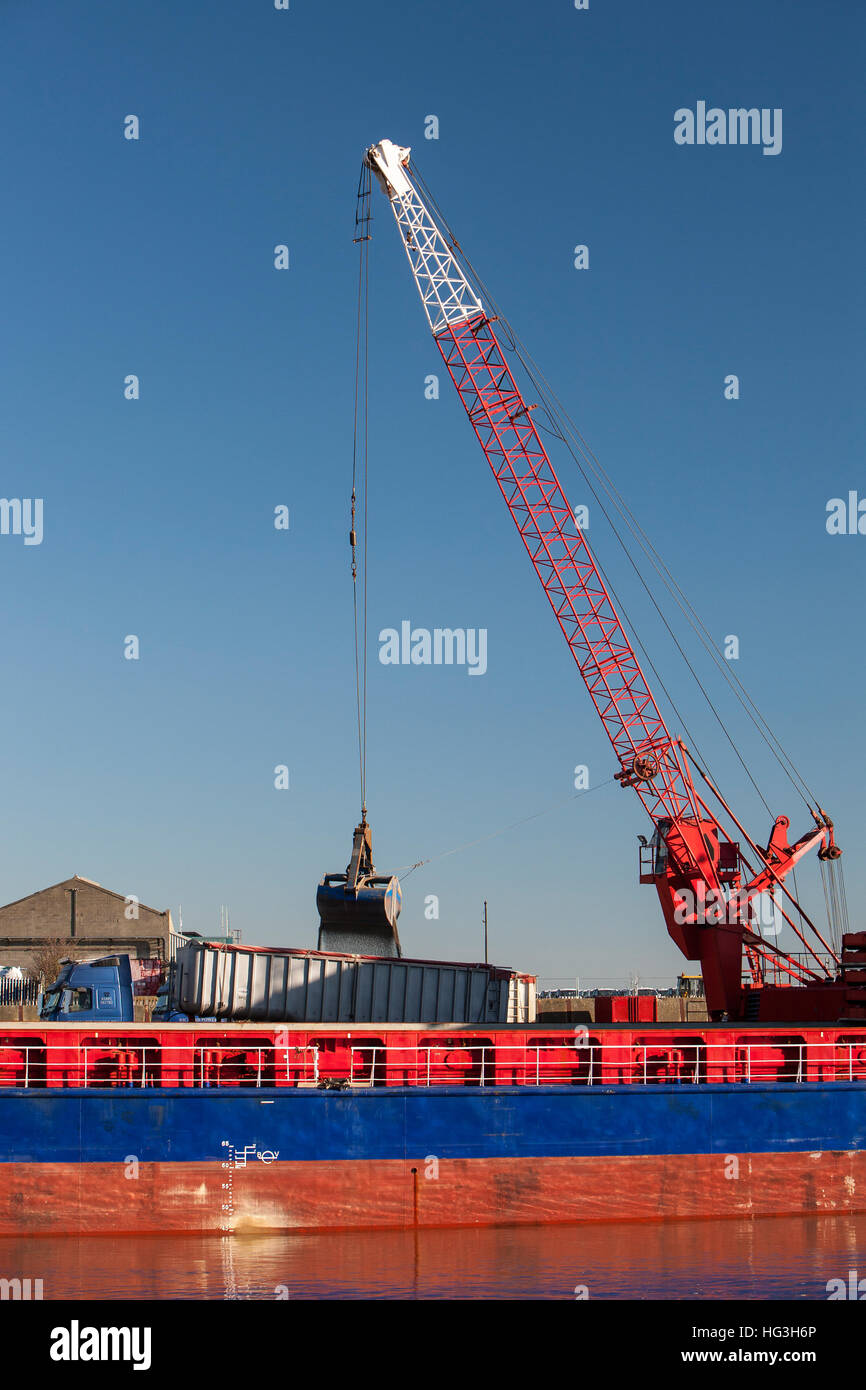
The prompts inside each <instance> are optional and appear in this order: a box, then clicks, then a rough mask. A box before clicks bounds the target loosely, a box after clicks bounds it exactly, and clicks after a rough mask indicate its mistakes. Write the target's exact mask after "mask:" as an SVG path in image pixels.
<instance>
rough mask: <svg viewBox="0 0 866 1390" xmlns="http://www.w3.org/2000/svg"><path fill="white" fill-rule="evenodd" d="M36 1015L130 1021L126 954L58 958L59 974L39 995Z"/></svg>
mask: <svg viewBox="0 0 866 1390" xmlns="http://www.w3.org/2000/svg"><path fill="white" fill-rule="evenodd" d="M39 1017H40V1018H41V1019H44V1020H45V1021H46V1022H48V1023H62V1022H66V1021H69V1022H72V1023H132V1022H133V1019H134V1008H133V992H132V969H131V966H130V964H129V956H122V955H115V956H99V957H97V958H96V959H95V960H70V959H68V958H66V959H64V960H62V961H61V962H60V974H59V975H58V977H57V979H56V980H55V981H54V983H53V984H52V985H49V987H48V989H46V990H45V991H44V992H43V993H42V994H41V996H40V998H39Z"/></svg>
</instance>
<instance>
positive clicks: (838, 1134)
mask: <svg viewBox="0 0 866 1390" xmlns="http://www.w3.org/2000/svg"><path fill="white" fill-rule="evenodd" d="M859 1211H866V1084H864V1083H860V1082H854V1083H815V1084H810V1083H805V1084H800V1085H797V1086H791V1087H786V1086H780V1085H779V1084H778V1083H777V1084H769V1085H761V1084H760V1083H752V1084H751V1085H744V1086H736V1085H720V1086H713V1085H707V1086H701V1087H681V1086H669V1087H659V1086H637V1085H630V1086H628V1087H616V1088H601V1087H598V1088H586V1087H581V1088H578V1087H569V1086H559V1087H548V1088H545V1089H544V1090H539V1091H530V1090H527V1089H526V1088H525V1087H516V1088H497V1089H496V1090H495V1091H493V1090H489V1091H485V1090H480V1089H474V1090H473V1089H468V1088H465V1087H440V1088H437V1089H436V1090H435V1091H430V1090H427V1091H419V1090H418V1089H417V1088H412V1087H405V1088H387V1089H385V1088H382V1089H374V1088H371V1089H370V1090H368V1091H331V1090H318V1089H310V1090H290V1091H285V1092H282V1093H273V1094H272V1096H264V1097H263V1095H262V1092H261V1090H255V1089H252V1088H236V1089H233V1090H231V1091H217V1090H200V1091H190V1090H186V1089H181V1088H178V1089H170V1088H165V1089H161V1090H159V1091H152V1090H150V1091H149V1090H147V1089H146V1088H140V1089H136V1088H133V1087H130V1088H114V1089H110V1090H101V1091H100V1090H94V1089H84V1088H81V1089H79V1088H68V1089H65V1090H58V1091H55V1092H53V1093H52V1092H49V1091H46V1090H43V1091H42V1092H39V1091H37V1090H25V1089H23V1088H21V1089H19V1088H14V1089H7V1090H4V1091H2V1092H0V1235H21V1234H31V1235H36V1234H51V1235H56V1234H87V1233H93V1234H106V1233H112V1232H114V1233H121V1232H127V1233H144V1232H153V1233H155V1232H159V1231H166V1232H169V1231H173V1232H181V1231H191V1232H223V1233H226V1234H229V1233H234V1232H238V1233H240V1232H243V1231H251V1230H317V1229H318V1230H328V1229H330V1230H339V1229H365V1228H390V1229H404V1228H411V1227H413V1226H419V1227H420V1226H449V1225H450V1226H460V1225H497V1224H532V1223H546V1222H578V1221H615V1220H625V1221H634V1220H662V1219H676V1218H680V1219H689V1218H692V1219H694V1218H699V1217H724V1216H730V1217H744V1216H745V1217H750V1216H780V1215H794V1214H816V1213H832V1212H837V1213H838V1212H859Z"/></svg>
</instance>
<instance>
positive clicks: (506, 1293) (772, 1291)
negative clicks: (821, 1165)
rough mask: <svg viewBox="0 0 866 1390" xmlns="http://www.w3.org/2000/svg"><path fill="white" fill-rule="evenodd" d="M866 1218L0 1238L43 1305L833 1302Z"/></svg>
mask: <svg viewBox="0 0 866 1390" xmlns="http://www.w3.org/2000/svg"><path fill="white" fill-rule="evenodd" d="M852 1269H856V1270H858V1271H859V1272H860V1274H861V1276H866V1217H862V1216H861V1217H842V1216H839V1217H832V1216H829V1217H784V1218H778V1219H766V1220H760V1221H695V1222H686V1221H680V1222H666V1223H662V1222H659V1223H642V1224H634V1225H631V1224H625V1223H623V1224H621V1225H619V1224H618V1225H601V1224H600V1225H584V1226H578V1225H576V1226H533V1227H526V1226H521V1227H507V1228H504V1227H500V1228H490V1227H484V1228H481V1229H477V1230H467V1229H462V1230H448V1231H442V1230H424V1231H419V1232H417V1233H415V1232H412V1231H387V1232H377V1231H362V1232H334V1233H331V1232H328V1233H321V1234H316V1233H304V1234H302V1235H286V1234H284V1233H278V1234H274V1235H249V1236H247V1235H244V1236H237V1235H236V1236H232V1237H218V1236H204V1237H199V1236H183V1237H174V1236H147V1237H144V1238H142V1239H136V1238H134V1237H123V1238H119V1239H118V1238H113V1237H103V1236H88V1237H86V1238H83V1239H79V1238H77V1237H73V1236H65V1237H40V1238H36V1239H32V1238H17V1237H16V1238H11V1237H7V1238H4V1239H0V1279H4V1278H5V1279H11V1278H20V1279H24V1278H29V1279H31V1280H35V1279H41V1280H42V1287H43V1297H44V1298H45V1299H63V1298H73V1299H111V1300H118V1299H133V1300H151V1299H232V1298H241V1299H276V1298H280V1297H283V1298H286V1297H288V1298H290V1299H298V1298H300V1299H309V1298H313V1299H355V1298H361V1299H363V1298H367V1299H369V1298H375V1299H388V1298H397V1299H466V1298H469V1299H472V1298H477V1299H497V1298H503V1299H572V1298H575V1297H576V1296H577V1294H576V1290H577V1291H582V1290H583V1288H586V1290H587V1294H588V1296H589V1298H601V1299H618V1298H623V1299H733V1298H745V1299H774V1298H775V1299H780V1298H802V1299H805V1300H808V1299H825V1298H826V1297H827V1281H828V1280H830V1279H837V1278H842V1279H845V1280H847V1278H848V1273H849V1271H850V1270H852Z"/></svg>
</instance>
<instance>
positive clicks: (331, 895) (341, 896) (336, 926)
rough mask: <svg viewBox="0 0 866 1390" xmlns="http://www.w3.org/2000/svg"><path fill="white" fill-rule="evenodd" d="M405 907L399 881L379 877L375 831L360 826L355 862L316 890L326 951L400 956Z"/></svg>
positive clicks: (328, 876)
mask: <svg viewBox="0 0 866 1390" xmlns="http://www.w3.org/2000/svg"><path fill="white" fill-rule="evenodd" d="M402 905H403V894H402V891H401V888H400V882H399V879H397V878H396V877H395V876H393V875H389V874H377V873H376V870H375V867H374V865H373V850H372V843H371V838H370V827H369V825H368V824H367V822H366V820H362V821H361V823H360V825H357V826H356V827H355V833H354V835H353V837H352V858H351V859H350V861H349V864H348V866H347V868H346V872H345V873H344V874H325V875H324V877H323V878H322V879H321V881H320V883H319V887H318V890H317V892H316V908H317V909H318V913H319V940H318V949H319V950H320V951H343V952H347V953H349V954H351V955H362V956H394V957H396V956H400V955H402V951H401V949H400V938H399V936H398V934H397V918H398V917H399V916H400V908H401V907H402Z"/></svg>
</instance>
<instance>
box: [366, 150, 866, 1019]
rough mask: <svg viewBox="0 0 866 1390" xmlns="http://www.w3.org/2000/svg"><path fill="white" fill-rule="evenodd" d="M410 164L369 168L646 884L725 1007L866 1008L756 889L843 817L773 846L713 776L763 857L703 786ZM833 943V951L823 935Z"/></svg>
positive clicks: (370, 160)
mask: <svg viewBox="0 0 866 1390" xmlns="http://www.w3.org/2000/svg"><path fill="white" fill-rule="evenodd" d="M408 158H409V151H408V150H404V149H401V148H400V147H398V146H395V145H393V144H391V142H390V141H382V142H381V143H380V144H379V145H376V146H373V147H371V149H370V150H369V151H368V152H367V156H366V162H367V164H368V166H369V167H370V168H371V169H372V170H373V172H374V173H375V174H376V176H377V178H378V180H379V182H380V184H381V185H382V187H383V189H384V191H385V192H386V193H387V194H388V197H389V199H390V202H391V207H392V211H393V212H394V215H395V219H396V221H397V225H398V227H399V228H400V231H401V235H402V237H403V243H404V249H405V250H406V253H407V256H408V258H409V263H410V266H411V268H412V273H413V276H414V278H415V281H416V284H417V286H418V289H419V292H420V294H421V299H422V304H423V306H424V310H425V313H426V314H427V318H428V322H429V323H430V327H431V330H432V333H433V337H434V339H435V341H436V344H437V347H438V348H439V351H440V352H441V354H442V358H443V361H444V362H445V366H446V367H447V370H448V373H449V375H450V377H451V380H452V381H453V383H454V386H455V387H456V390H457V393H458V395H459V397H460V399H461V401H462V403H463V406H464V408H465V410H466V414H467V415H468V417H469V421H470V423H471V425H472V428H473V429H474V431H475V434H476V436H477V438H478V441H479V443H480V445H481V447H482V449H483V451H484V454H485V456H486V458H487V461H488V463H489V465H490V468H491V470H492V472H493V475H494V477H495V479H496V481H497V483H498V485H499V489H500V491H501V493H502V495H503V497H504V499H505V502H506V504H507V506H508V509H509V511H510V513H511V516H512V518H513V520H514V523H515V525H516V527H517V529H518V531H519V533H520V537H521V539H522V541H523V544H524V546H525V547H526V550H527V552H528V554H529V557H530V559H531V561H532V564H533V566H534V568H535V570H536V573H537V574H538V577H539V579H540V581H541V584H542V587H543V589H544V592H545V593H546V595H547V598H548V601H549V603H550V605H551V607H552V608H553V611H554V614H555V615H556V619H557V622H558V623H559V626H560V628H561V630H562V633H563V635H564V637H565V640H566V642H567V643H568V646H569V649H570V651H571V653H572V655H573V657H574V660H575V662H576V663H577V666H578V669H579V671H580V673H581V675H582V677H583V679H584V681H585V683H586V687H587V690H588V691H589V694H590V698H591V699H592V702H593V704H594V705H595V708H596V710H597V712H598V715H599V718H600V719H601V721H602V724H603V726H604V728H605V731H606V733H607V735H608V738H609V739H610V742H611V745H612V747H613V751H614V754H615V757H616V760H617V762H618V765H619V769H618V771H617V773H616V777H617V779H618V781H619V782H620V784H621V786H623V787H632V788H634V790H635V791H636V792H637V794H638V796H639V797H640V800H641V801H642V803H643V805H644V807H645V809H646V811H647V812H648V814H649V816H650V818H651V820H652V822H653V825H654V827H655V833H654V835H653V838H652V842H651V844H650V845H647V846H646V849H645V850H644V851H642V864H641V882H644V883H652V884H653V885H654V886H655V888H656V890H657V892H658V896H659V900H660V903H661V907H662V912H663V915H664V919H665V923H666V925H667V929H668V932H669V933H670V935H671V937H672V938H673V940H674V941H675V942H676V944H677V945H678V946H679V948H680V950H681V951H682V952H683V954H684V955H685V956H686V957H687V958H688V959H689V960H696V961H700V963H701V967H702V972H703V977H704V983H705V991H706V997H707V1006H708V1009H709V1010H710V1014H711V1017H716V1018H722V1017H730V1018H737V1017H743V1016H745V1015H746V1014H749V1015H750V1016H755V1008H754V1004H752V1005H751V1006H750V1005H749V1004H748V1002H747V1001H748V999H749V998H751V999H753V1000H756V1001H757V1003H758V1004H759V1013H760V1014H761V1015H765V1014H766V1015H767V1016H776V1017H785V1016H786V1014H785V1010H787V1013H788V1014H790V1012H791V1009H792V1007H794V1008H799V1010H800V1012H802V1014H803V1016H804V1017H806V1018H813V1017H818V1018H822V1017H825V1016H826V1017H827V1018H828V1019H830V1018H838V1017H839V1016H840V1014H842V1013H845V1012H847V1013H851V1014H856V1013H857V1010H858V1008H859V1007H861V1001H860V1000H859V999H858V997H857V996H858V995H859V994H861V993H863V994H864V1000H863V1001H862V1002H866V992H861V991H858V990H851V989H849V988H847V987H846V984H845V981H844V979H843V978H836V976H835V973H834V971H833V968H832V966H831V965H828V963H827V960H826V959H825V958H823V957H822V956H820V955H819V954H818V953H817V952H816V951H815V950H814V949H813V948H812V947H811V946H810V945H809V943H808V942H807V941H806V939H805V938H804V937H803V935H802V933H801V931H800V930H799V928H798V927H797V926H796V923H795V922H794V921H793V919H792V918H791V917H790V916H789V915H788V914H786V913H785V912H784V909H782V914H783V916H785V918H786V920H787V921H788V922H789V923H790V925H791V926H792V927H793V929H794V931H795V932H796V934H797V935H798V936H799V937H800V939H801V941H803V943H804V945H805V946H806V948H807V950H806V953H805V956H804V958H801V957H799V956H793V955H790V954H789V953H787V952H783V951H780V950H779V949H778V948H777V947H776V946H775V945H774V944H773V943H772V942H770V941H769V940H767V938H765V937H762V936H761V935H760V932H759V931H758V930H756V923H755V915H754V906H753V904H754V899H755V898H756V897H757V896H758V895H759V894H760V893H763V892H765V891H767V890H769V889H773V890H781V891H782V892H783V893H787V890H785V888H784V882H783V881H784V879H785V877H786V875H787V874H788V873H789V872H790V870H791V869H792V868H793V867H794V865H795V864H796V863H797V862H798V860H799V859H800V858H802V856H803V855H804V854H806V853H807V852H808V851H809V850H811V849H813V848H817V849H818V853H819V855H820V856H821V857H826V858H835V857H837V856H838V854H839V850H838V849H837V847H836V845H835V843H834V839H833V828H832V823H831V822H830V821H829V820H828V819H827V817H826V816H825V815H824V814H823V813H820V814H818V812H816V811H813V812H812V814H813V818H814V819H815V822H816V824H815V827H814V828H813V829H812V830H811V831H809V832H808V833H807V834H806V835H804V836H803V837H802V838H801V839H800V840H799V841H797V843H796V844H795V845H793V846H789V844H788V841H787V827H788V820H787V818H786V817H784V816H780V817H779V818H778V819H777V820H776V822H775V825H774V827H773V831H772V834H771V837H770V842H769V844H768V846H767V848H766V849H765V850H761V849H759V848H758V846H757V845H755V844H754V843H753V842H752V841H751V840H749V838H748V836H747V835H746V832H745V831H744V830H743V829H742V827H741V826H740V823H739V821H737V820H736V818H735V817H734V816H733V813H732V812H731V811H730V808H729V807H728V806H727V804H726V803H725V802H724V801H723V800H722V798H721V796H720V794H719V793H718V792H717V791H716V789H715V788H714V787H713V786H712V783H710V782H709V779H708V778H707V777H706V775H705V774H704V773H703V772H701V777H702V779H703V780H704V781H705V782H706V783H707V785H708V786H709V787H710V788H711V790H712V792H713V794H714V796H715V797H716V798H717V799H718V800H719V801H720V803H721V805H722V807H723V809H724V811H725V812H726V813H727V815H728V817H729V818H730V819H731V820H733V822H734V825H735V827H736V829H737V830H739V831H741V832H742V834H743V838H744V839H745V840H746V842H747V844H748V845H749V847H750V848H751V850H752V852H753V855H754V861H755V866H753V865H752V864H751V863H750V861H749V858H748V855H747V854H746V852H745V851H744V850H742V849H741V842H740V841H739V840H733V839H731V838H730V837H729V834H728V832H727V831H726V830H725V829H724V828H723V825H722V823H721V820H720V819H719V817H718V816H717V814H716V813H715V812H713V811H712V810H711V809H710V807H709V806H708V805H707V803H706V801H705V800H704V799H703V798H702V796H700V795H699V794H698V792H697V790H696V788H695V784H694V781H693V778H692V771H691V767H692V764H693V760H691V759H690V758H689V756H687V753H686V749H685V747H684V745H683V744H682V743H681V742H679V741H675V740H674V739H672V738H671V735H670V733H669V732H668V729H667V727H666V724H665V721H664V718H663V716H662V714H661V711H660V710H659V708H658V706H657V704H656V702H655V699H654V698H653V695H652V692H651V690H650V688H649V685H648V683H647V680H646V678H645V676H644V673H643V671H642V669H641V666H640V663H639V661H638V658H637V656H636V654H635V652H634V649H633V647H632V644H631V642H630V641H629V638H628V636H627V634H626V632H625V629H624V628H623V625H622V623H621V621H620V618H619V615H618V614H617V612H616V608H615V607H614V604H613V601H612V599H611V597H610V594H609V592H608V589H607V587H606V585H605V583H604V580H603V578H602V575H601V573H600V571H599V569H598V567H597V565H596V562H595V560H594V558H593V556H592V553H591V551H590V549H589V546H588V544H587V541H586V537H585V535H584V533H583V531H582V529H581V528H580V527H579V526H578V524H577V522H576V520H575V516H574V513H573V512H572V509H571V507H570V506H569V503H568V501H567V499H566V496H565V493H564V491H563V488H562V486H561V484H560V482H559V479H558V477H557V475H556V472H555V470H554V467H553V465H552V463H551V461H550V458H549V457H548V454H547V451H546V449H545V448H544V445H543V443H542V441H541V438H540V436H539V433H538V431H537V429H536V427H535V424H534V423H533V420H532V414H531V409H530V408H528V407H527V405H526V403H525V401H524V399H523V396H522V394H521V392H520V390H519V388H518V386H517V383H516V382H515V380H514V377H513V375H512V372H511V369H510V367H509V365H508V363H507V361H506V359H505V355H504V353H503V351H502V347H501V345H500V343H499V341H498V339H497V336H496V332H495V329H494V319H493V318H492V317H491V316H489V315H488V314H487V313H486V312H485V310H484V308H483V306H482V304H481V301H480V299H479V298H478V296H477V294H476V293H475V291H474V289H473V288H472V286H471V285H470V284H469V281H468V280H467V279H466V276H465V275H464V273H463V271H462V269H461V267H460V265H459V262H458V260H457V258H456V256H455V254H454V250H453V247H452V246H451V245H450V244H449V243H448V242H447V241H446V239H445V237H444V236H443V234H442V232H441V231H440V229H439V227H438V226H437V224H436V223H435V221H434V219H433V217H432V214H431V213H430V211H429V209H428V208H427V206H426V204H425V203H424V202H423V200H422V198H421V196H420V194H419V193H418V191H417V189H416V188H415V186H414V184H413V183H412V181H411V178H410V177H409V175H408V172H407V165H408ZM694 766H697V764H694ZM698 770H699V771H700V769H698ZM819 940H820V941H821V943H822V945H823V946H824V947H826V948H827V950H828V951H830V948H829V947H828V946H827V943H826V942H825V941H824V940H823V938H821V937H820V935H819ZM832 954H833V953H832V952H831V955H832ZM836 963H837V964H838V960H836ZM782 982H783V983H782ZM794 985H796V986H799V988H792V986H794ZM774 989H775V992H776V994H779V993H783V994H784V996H785V1002H784V1004H783V1005H782V1006H781V1007H782V1009H783V1012H782V1013H781V1014H779V1013H778V1012H777V1006H776V1005H775V1004H771V1003H770V1002H769V992H772V991H773V990H774ZM807 995H808V996H809V998H808V1001H807V998H806V996H807ZM795 996H797V997H799V999H800V1003H799V1005H795V1003H794V998H795Z"/></svg>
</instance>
